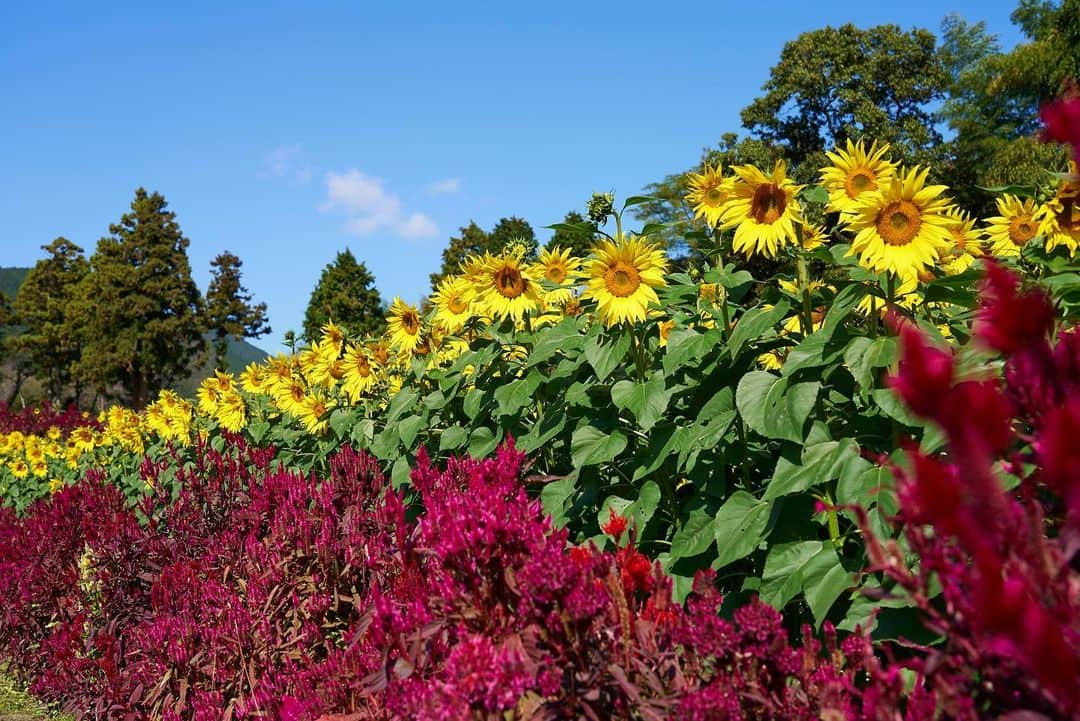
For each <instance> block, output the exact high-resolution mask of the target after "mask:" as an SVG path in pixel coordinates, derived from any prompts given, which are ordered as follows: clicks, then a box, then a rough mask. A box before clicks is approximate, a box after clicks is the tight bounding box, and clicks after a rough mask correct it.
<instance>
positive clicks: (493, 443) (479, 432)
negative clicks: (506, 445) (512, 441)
mask: <svg viewBox="0 0 1080 721" xmlns="http://www.w3.org/2000/svg"><path fill="white" fill-rule="evenodd" d="M498 445H499V439H498V438H497V437H496V435H495V432H494V431H492V430H491V429H490V428H488V427H486V426H479V427H478V428H474V429H473V432H472V434H471V435H470V436H469V455H470V456H472V457H474V458H483V457H485V456H487V455H489V454H490V453H491V452H492V451H494V450H495V448H496V447H498Z"/></svg>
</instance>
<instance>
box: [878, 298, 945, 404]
mask: <svg viewBox="0 0 1080 721" xmlns="http://www.w3.org/2000/svg"><path fill="white" fill-rule="evenodd" d="M890 321H891V323H892V324H893V326H894V327H897V326H898V334H899V336H900V344H901V348H902V355H901V358H900V368H899V371H898V372H897V373H895V374H894V375H892V376H891V377H890V378H889V386H890V387H891V388H892V389H893V390H895V391H896V392H897V394H898V395H899V396H900V397H901V398H902V399H903V400H904V402H905V403H906V404H907V405H908V407H909V408H911V410H912V411H913V412H915V413H916V414H917V415H920V416H923V417H926V418H929V417H932V416H934V415H935V414H936V413H937V412H938V410H939V409H940V408H941V407H942V404H943V403H944V401H945V398H946V396H947V395H948V392H949V389H950V387H951V386H952V378H953V357H952V353H951V352H950V351H948V350H945V349H942V348H936V347H934V346H933V345H931V344H930V343H929V342H928V341H927V339H926V337H925V336H924V335H923V334H922V333H921V332H919V329H918V327H916V326H915V324H914V323H911V322H910V321H900V320H899V319H898V317H897V316H890Z"/></svg>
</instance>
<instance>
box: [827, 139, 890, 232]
mask: <svg viewBox="0 0 1080 721" xmlns="http://www.w3.org/2000/svg"><path fill="white" fill-rule="evenodd" d="M888 150H889V145H888V144H887V143H886V144H883V145H881V147H878V144H877V141H876V140H875V141H874V142H873V143H871V144H870V150H867V149H866V145H865V144H864V143H863V141H862V140H860V141H859V142H857V143H852V142H851V140H850V139H849V140H848V141H847V146H846V149H841V148H839V147H838V148H836V149H835V150H833V151H832V152H827V153H825V155H827V156H828V158H829V160H831V161H832V165H829V166H826V167H824V168H822V169H821V184H822V185H823V186H825V190H827V191H829V203H828V205H827V206H826V209H827V210H830V211H832V212H834V213H841V214H847V215H850V214H852V213H854V212H856V209H857V208H858V205H859V200H860V199H861V196H862V194H863V193H866V192H870V191H874V190H877V189H879V188H881V187H883V186H885V185H887V184H888V183H889V181H890V180H891V178H892V177H893V175H894V174H895V172H896V163H893V162H890V161H889V160H886V159H885V153H886V152H888Z"/></svg>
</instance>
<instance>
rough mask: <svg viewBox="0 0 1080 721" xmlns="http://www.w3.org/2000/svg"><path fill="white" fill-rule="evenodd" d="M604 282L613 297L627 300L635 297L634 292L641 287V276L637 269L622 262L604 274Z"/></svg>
mask: <svg viewBox="0 0 1080 721" xmlns="http://www.w3.org/2000/svg"><path fill="white" fill-rule="evenodd" d="M604 282H605V283H606V284H607V289H608V291H609V292H610V293H611V294H612V295H614V296H616V297H618V298H625V297H627V296H628V295H633V294H634V291H636V290H637V289H638V287H639V286H641V274H639V273H638V271H637V268H635V267H634V266H632V265H630V264H629V263H624V262H623V261H621V260H620V261H617V262H616V263H615V265H613V266H611V267H610V268H608V269H607V272H605V273H604Z"/></svg>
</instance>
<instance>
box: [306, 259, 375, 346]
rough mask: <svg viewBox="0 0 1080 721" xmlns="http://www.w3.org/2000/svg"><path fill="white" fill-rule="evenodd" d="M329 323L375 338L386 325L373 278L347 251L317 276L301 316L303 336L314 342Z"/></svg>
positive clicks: (354, 333)
mask: <svg viewBox="0 0 1080 721" xmlns="http://www.w3.org/2000/svg"><path fill="white" fill-rule="evenodd" d="M329 321H333V322H334V323H335V324H336V325H339V326H341V327H342V328H344V329H345V330H346V331H347V332H349V333H350V334H353V335H359V336H366V335H377V334H379V333H381V332H382V330H383V328H384V327H385V325H386V320H385V318H384V314H383V307H382V298H381V297H380V296H379V291H378V289H377V288H375V276H373V275H372V274H371V272H370V271H369V270H368V269H367V266H366V265H364V264H363V263H362V262H358V261H357V260H356V256H354V255H353V254H352V251H351V250H349V249H348V248H346V249H345V250H344V251H342V252H340V253H338V254H337V258H335V259H334V262H333V263H330V264H329V265H327V266H326V267H325V268H324V269H323V272H322V275H321V276H319V282H318V284H317V285H316V286H315V290H313V291H312V292H311V299H310V300H309V301H308V306H307V311H306V312H305V313H304V336H305V337H306V338H307V339H308V340H316V339H317V338H319V335H320V329H321V328H322V327H323V326H324V325H326V323H327V322H329Z"/></svg>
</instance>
